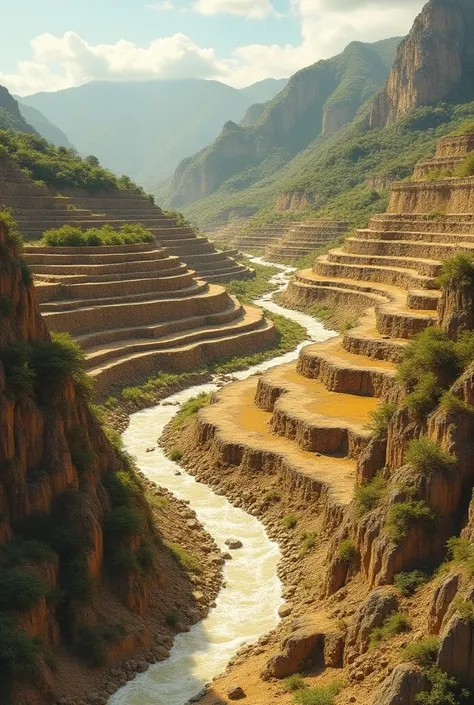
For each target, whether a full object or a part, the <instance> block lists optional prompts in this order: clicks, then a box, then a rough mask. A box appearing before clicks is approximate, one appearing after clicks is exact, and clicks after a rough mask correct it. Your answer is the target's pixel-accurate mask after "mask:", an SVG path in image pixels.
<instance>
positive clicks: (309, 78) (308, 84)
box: [170, 38, 400, 207]
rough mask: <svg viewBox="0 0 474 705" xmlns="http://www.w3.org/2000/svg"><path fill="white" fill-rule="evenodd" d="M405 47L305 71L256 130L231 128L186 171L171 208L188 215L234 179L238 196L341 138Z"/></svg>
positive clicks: (352, 52) (353, 55) (391, 43)
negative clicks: (314, 145)
mask: <svg viewBox="0 0 474 705" xmlns="http://www.w3.org/2000/svg"><path fill="white" fill-rule="evenodd" d="M399 41H400V40H399V39H397V38H395V39H388V40H385V41H382V42H377V43H375V44H363V43H361V42H353V43H352V44H350V45H349V46H348V47H347V48H346V49H345V51H344V52H343V53H342V54H340V55H339V56H336V57H334V58H332V59H329V60H328V61H319V62H318V63H316V64H314V65H313V66H310V67H309V68H307V69H304V70H302V71H299V72H298V73H297V74H295V75H294V76H293V77H292V78H291V79H290V81H289V83H288V86H287V87H286V88H285V89H284V90H283V91H282V92H281V93H280V94H279V95H278V96H277V97H276V98H274V100H273V101H271V102H270V103H269V104H268V105H267V106H266V108H265V110H264V111H263V115H262V116H261V117H260V119H259V120H258V122H257V123H256V124H255V125H250V126H249V127H247V126H245V124H244V126H238V125H236V124H235V123H232V122H229V123H227V124H226V125H225V127H224V130H223V132H222V133H221V135H220V136H219V137H218V139H217V140H216V141H215V142H214V143H213V144H211V145H210V146H209V147H207V148H206V149H204V150H202V151H201V152H200V153H199V154H197V155H195V156H194V157H190V158H189V159H186V160H184V161H183V162H182V163H181V164H180V165H179V167H178V169H177V170H176V173H175V174H174V177H173V179H172V183H171V191H170V200H171V203H172V204H174V205H175V206H179V207H182V206H185V205H188V204H189V203H192V202H194V201H197V200H198V199H200V198H206V197H207V196H209V195H211V194H212V193H214V192H215V191H216V190H217V189H218V188H219V187H220V186H221V185H222V184H223V183H225V182H227V181H229V180H231V179H233V178H234V181H233V190H238V189H242V188H245V187H248V186H250V185H251V184H253V183H255V182H257V181H258V180H260V179H263V178H265V177H268V176H270V175H271V174H272V173H274V172H275V171H276V170H278V169H279V168H281V166H282V165H284V164H285V163H287V162H288V161H289V160H291V158H292V157H294V155H295V154H297V153H298V152H300V151H301V150H302V149H305V148H306V147H307V146H308V145H309V144H310V143H311V142H312V141H313V140H315V139H316V138H317V137H319V136H322V137H329V136H331V135H332V134H334V133H336V132H337V131H338V130H339V129H340V128H341V127H342V126H343V125H345V124H346V123H348V122H350V121H351V120H353V119H354V117H355V116H356V114H357V112H358V110H359V108H360V107H361V105H363V104H364V103H365V102H366V101H367V100H368V99H369V98H371V97H372V96H373V95H374V94H375V92H376V91H377V89H379V88H380V87H381V86H382V84H383V82H384V80H385V79H386V77H387V76H388V73H389V70H390V65H391V60H392V58H393V55H394V53H395V48H396V46H397V44H398V42H399ZM253 121H254V118H253V119H251V120H250V122H253ZM247 124H248V119H247ZM237 175H238V176H237Z"/></svg>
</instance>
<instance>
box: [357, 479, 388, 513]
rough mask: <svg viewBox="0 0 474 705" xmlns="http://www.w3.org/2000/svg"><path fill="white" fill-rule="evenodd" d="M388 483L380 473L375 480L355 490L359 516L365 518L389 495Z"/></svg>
mask: <svg viewBox="0 0 474 705" xmlns="http://www.w3.org/2000/svg"><path fill="white" fill-rule="evenodd" d="M387 488H388V483H387V480H385V478H384V477H383V475H382V474H381V473H378V474H377V475H376V476H375V477H374V479H373V480H371V481H370V482H366V483H365V484H364V485H359V486H358V487H356V489H355V494H354V499H355V504H356V508H357V513H358V515H359V516H364V514H367V512H370V511H371V510H372V509H375V507H378V505H379V504H380V502H381V501H382V500H383V498H384V497H385V495H386V494H387Z"/></svg>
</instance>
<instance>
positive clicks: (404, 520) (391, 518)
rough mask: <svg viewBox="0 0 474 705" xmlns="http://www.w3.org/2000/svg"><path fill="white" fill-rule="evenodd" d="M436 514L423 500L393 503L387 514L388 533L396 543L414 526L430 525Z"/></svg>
mask: <svg viewBox="0 0 474 705" xmlns="http://www.w3.org/2000/svg"><path fill="white" fill-rule="evenodd" d="M434 518H435V517H434V514H433V512H432V511H431V509H430V508H429V507H428V506H427V505H426V504H425V503H424V502H423V501H422V500H418V501H415V500H410V501H408V502H398V503H395V504H392V505H391V506H390V509H389V511H388V516H387V533H388V535H389V536H390V538H391V539H392V541H393V542H394V543H400V542H401V541H403V539H405V538H406V537H407V536H408V534H409V531H410V529H411V528H412V527H414V526H417V525H420V524H421V525H425V526H426V525H430V524H431V523H432V522H433V521H434Z"/></svg>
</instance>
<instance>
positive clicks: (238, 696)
mask: <svg viewBox="0 0 474 705" xmlns="http://www.w3.org/2000/svg"><path fill="white" fill-rule="evenodd" d="M227 695H228V697H229V700H242V699H243V698H245V693H244V691H243V689H242V688H241V687H240V686H239V685H237V686H234V687H233V688H229V690H228V691H227Z"/></svg>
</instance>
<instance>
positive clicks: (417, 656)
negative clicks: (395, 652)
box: [402, 636, 439, 668]
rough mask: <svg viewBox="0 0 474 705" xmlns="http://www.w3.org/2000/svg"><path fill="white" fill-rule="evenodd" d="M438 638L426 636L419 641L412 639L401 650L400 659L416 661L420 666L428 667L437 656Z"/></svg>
mask: <svg viewBox="0 0 474 705" xmlns="http://www.w3.org/2000/svg"><path fill="white" fill-rule="evenodd" d="M438 651H439V638H438V637H436V636H427V637H425V638H424V639H420V640H419V641H413V642H412V643H411V644H408V646H406V647H405V648H404V649H403V651H402V660H403V661H408V662H410V663H416V664H417V665H418V666H421V667H422V668H430V666H432V665H433V664H434V663H435V661H436V657H437V656H438Z"/></svg>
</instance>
